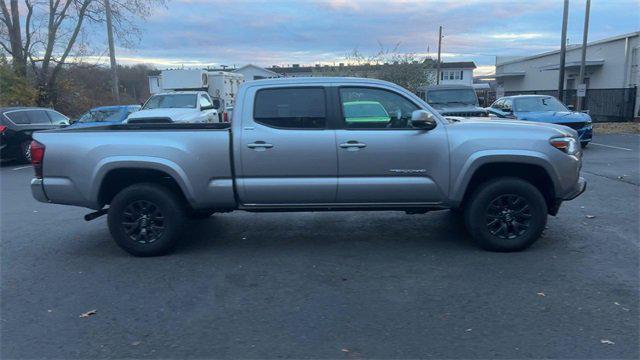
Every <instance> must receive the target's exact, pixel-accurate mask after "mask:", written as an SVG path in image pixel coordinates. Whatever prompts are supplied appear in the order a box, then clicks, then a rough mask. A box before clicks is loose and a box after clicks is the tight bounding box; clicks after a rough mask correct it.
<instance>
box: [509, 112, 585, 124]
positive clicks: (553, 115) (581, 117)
mask: <svg viewBox="0 0 640 360" xmlns="http://www.w3.org/2000/svg"><path fill="white" fill-rule="evenodd" d="M516 116H517V117H518V119H520V120H526V121H536V122H545V123H554V124H565V123H575V122H586V121H591V117H590V116H589V115H588V114H585V113H581V112H575V111H530V112H519V113H516Z"/></svg>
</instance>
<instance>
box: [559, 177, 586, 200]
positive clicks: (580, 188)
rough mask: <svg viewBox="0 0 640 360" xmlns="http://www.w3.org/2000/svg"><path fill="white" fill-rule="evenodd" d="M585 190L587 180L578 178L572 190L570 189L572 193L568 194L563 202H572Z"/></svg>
mask: <svg viewBox="0 0 640 360" xmlns="http://www.w3.org/2000/svg"><path fill="white" fill-rule="evenodd" d="M585 190H587V180H585V178H583V177H582V176H581V177H580V178H578V182H577V183H576V186H575V187H574V189H572V191H571V192H569V193H568V194H567V195H566V196H565V197H564V199H563V200H573V199H575V198H577V197H578V196H580V195H581V194H582V193H583V192H585Z"/></svg>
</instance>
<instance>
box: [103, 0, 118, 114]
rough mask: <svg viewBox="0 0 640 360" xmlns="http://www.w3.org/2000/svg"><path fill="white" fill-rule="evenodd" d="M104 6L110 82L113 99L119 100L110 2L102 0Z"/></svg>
mask: <svg viewBox="0 0 640 360" xmlns="http://www.w3.org/2000/svg"><path fill="white" fill-rule="evenodd" d="M104 8H105V11H106V13H107V38H108V40H109V58H110V60H111V83H112V86H113V88H112V90H111V91H112V92H113V99H114V100H115V101H116V102H120V88H119V85H118V64H116V49H115V46H114V45H113V24H112V23H111V4H110V3H109V0H104Z"/></svg>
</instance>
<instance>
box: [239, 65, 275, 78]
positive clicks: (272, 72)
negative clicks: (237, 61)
mask: <svg viewBox="0 0 640 360" xmlns="http://www.w3.org/2000/svg"><path fill="white" fill-rule="evenodd" d="M249 67H252V68H255V69H259V70H263V71H266V72H268V73H271V74H272V75H273V76H279V75H280V74H278V73H277V72H275V71H271V70H269V69H266V68H263V67H261V66H257V65H253V64H247V65H245V66H241V67H239V68H237V69H235V70H233V71H234V72H237V71H238V70H242V69H246V68H249Z"/></svg>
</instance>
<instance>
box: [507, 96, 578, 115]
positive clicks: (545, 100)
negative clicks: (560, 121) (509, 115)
mask: <svg viewBox="0 0 640 360" xmlns="http://www.w3.org/2000/svg"><path fill="white" fill-rule="evenodd" d="M515 111H518V112H530V111H568V110H567V108H566V107H565V106H564V105H562V103H561V102H560V101H558V100H556V98H554V97H552V96H548V97H529V98H520V99H517V100H516V101H515Z"/></svg>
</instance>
